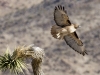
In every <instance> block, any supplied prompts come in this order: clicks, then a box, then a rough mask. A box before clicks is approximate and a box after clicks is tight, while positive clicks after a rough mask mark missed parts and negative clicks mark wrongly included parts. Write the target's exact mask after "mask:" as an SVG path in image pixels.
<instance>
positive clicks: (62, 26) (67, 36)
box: [51, 5, 87, 55]
mask: <svg viewBox="0 0 100 75" xmlns="http://www.w3.org/2000/svg"><path fill="white" fill-rule="evenodd" d="M54 20H55V22H56V25H54V26H52V28H51V34H52V36H53V37H54V38H56V39H64V40H65V41H66V43H67V44H68V45H69V46H70V47H71V48H72V49H74V50H75V51H77V52H78V53H80V54H82V55H85V54H87V52H86V50H85V48H84V46H83V43H82V41H81V40H80V38H79V37H78V35H77V33H76V29H77V28H78V27H79V25H75V24H72V23H71V22H70V20H69V17H68V15H67V13H66V11H65V9H64V7H63V6H61V5H58V6H57V7H55V10H54Z"/></svg>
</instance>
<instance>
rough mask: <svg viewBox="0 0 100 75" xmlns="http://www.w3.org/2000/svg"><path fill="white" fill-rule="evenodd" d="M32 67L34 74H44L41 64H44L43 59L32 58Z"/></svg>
mask: <svg viewBox="0 0 100 75" xmlns="http://www.w3.org/2000/svg"><path fill="white" fill-rule="evenodd" d="M31 65H32V69H33V73H34V75H44V73H43V71H42V68H41V65H42V59H39V60H38V59H33V60H32V63H31Z"/></svg>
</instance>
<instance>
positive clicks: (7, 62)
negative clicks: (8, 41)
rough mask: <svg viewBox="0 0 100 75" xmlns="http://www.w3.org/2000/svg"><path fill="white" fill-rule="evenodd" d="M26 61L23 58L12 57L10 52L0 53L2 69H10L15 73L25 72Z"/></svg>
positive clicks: (0, 68) (0, 66)
mask: <svg viewBox="0 0 100 75" xmlns="http://www.w3.org/2000/svg"><path fill="white" fill-rule="evenodd" d="M25 68H26V67H25V63H24V62H23V59H22V58H17V59H12V56H11V55H10V54H9V53H5V54H4V55H3V56H1V55H0V70H2V71H6V70H10V72H13V73H15V74H19V73H20V72H21V73H24V72H23V69H25Z"/></svg>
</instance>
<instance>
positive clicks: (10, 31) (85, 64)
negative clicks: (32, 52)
mask: <svg viewBox="0 0 100 75" xmlns="http://www.w3.org/2000/svg"><path fill="white" fill-rule="evenodd" d="M59 4H61V5H63V6H65V8H66V10H67V13H68V15H69V18H70V20H71V22H73V23H76V24H79V25H81V26H82V27H81V28H80V29H78V30H77V33H78V35H79V37H80V38H81V39H82V41H83V43H84V44H85V46H86V49H87V50H88V55H86V56H84V57H83V56H82V55H80V54H78V53H76V52H75V51H73V50H72V49H71V48H70V47H69V46H68V45H66V43H65V41H64V40H61V41H59V40H56V39H54V38H53V37H52V36H51V34H50V28H51V26H52V25H54V24H55V22H54V20H53V11H54V7H55V6H56V5H59ZM8 7H9V8H8ZM99 7H100V1H99V0H72V1H71V0H38V1H35V0H21V1H20V0H9V1H8V0H4V1H2V0H0V9H1V10H0V34H1V35H0V48H1V50H0V54H3V52H5V49H6V47H7V45H8V46H10V48H11V50H12V51H13V49H14V48H15V47H16V46H18V45H29V44H32V43H34V44H35V45H37V46H39V47H42V48H44V50H45V53H46V56H45V59H44V63H43V70H44V73H45V75H51V74H53V75H66V74H68V75H100V67H99V65H100V43H99V40H100V25H99V19H100V8H99ZM28 64H30V63H28ZM28 69H29V71H26V70H25V75H32V69H31V66H30V65H28ZM0 74H1V75H11V74H9V73H8V72H6V73H2V72H0Z"/></svg>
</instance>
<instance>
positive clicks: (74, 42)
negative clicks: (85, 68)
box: [64, 32, 87, 55]
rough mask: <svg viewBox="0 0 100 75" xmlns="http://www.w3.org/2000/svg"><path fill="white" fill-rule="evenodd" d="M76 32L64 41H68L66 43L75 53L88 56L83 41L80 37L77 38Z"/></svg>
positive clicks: (67, 36)
mask: <svg viewBox="0 0 100 75" xmlns="http://www.w3.org/2000/svg"><path fill="white" fill-rule="evenodd" d="M76 35H77V34H76V32H74V33H71V34H69V35H66V36H64V40H65V41H66V43H67V44H68V45H69V46H70V47H71V48H72V49H74V50H75V51H77V52H78V53H80V54H82V55H85V54H87V52H86V50H85V48H84V46H83V43H82V41H81V40H80V39H79V38H78V36H76Z"/></svg>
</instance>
